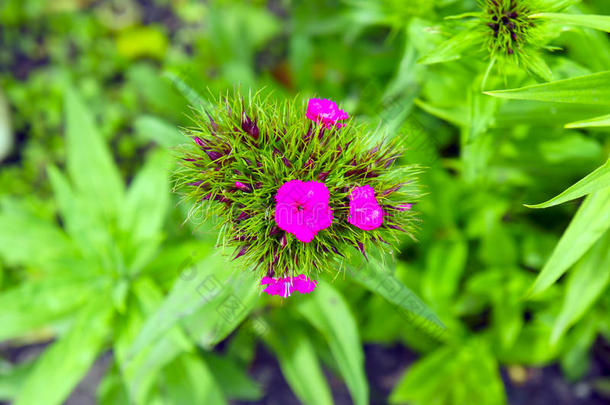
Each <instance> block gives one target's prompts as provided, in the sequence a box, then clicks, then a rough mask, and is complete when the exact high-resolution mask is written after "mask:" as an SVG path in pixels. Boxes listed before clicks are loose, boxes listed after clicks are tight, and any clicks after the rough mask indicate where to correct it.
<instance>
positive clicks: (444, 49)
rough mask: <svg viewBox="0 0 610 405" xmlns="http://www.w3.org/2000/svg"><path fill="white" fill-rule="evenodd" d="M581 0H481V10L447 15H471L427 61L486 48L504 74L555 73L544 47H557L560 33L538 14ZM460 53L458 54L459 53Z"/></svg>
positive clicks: (544, 76)
mask: <svg viewBox="0 0 610 405" xmlns="http://www.w3.org/2000/svg"><path fill="white" fill-rule="evenodd" d="M578 1H579V0H477V3H478V5H479V8H480V10H481V11H480V12H474V13H465V14H462V15H458V16H453V17H447V18H448V19H450V20H455V19H462V18H468V20H466V21H464V22H463V26H462V28H463V30H464V31H462V33H461V34H458V35H456V36H454V37H453V38H452V39H450V40H448V41H446V42H445V43H443V44H442V45H441V46H440V47H439V48H438V49H437V50H436V53H437V54H438V55H435V53H434V52H433V53H431V54H430V55H428V56H427V57H426V58H424V59H425V61H426V63H438V62H444V61H449V60H454V59H456V58H458V57H459V56H461V54H462V53H463V51H466V50H468V49H473V48H474V49H482V50H483V51H484V52H485V53H486V54H487V55H488V60H489V67H488V71H489V70H490V69H491V67H493V66H494V65H495V66H496V67H497V69H498V70H499V71H500V73H501V74H502V75H507V74H510V73H512V72H514V71H518V70H520V69H524V70H526V71H529V72H530V73H533V74H534V75H536V76H538V77H539V78H541V79H544V80H551V79H552V73H551V70H550V68H549V67H548V66H547V64H546V62H545V61H544V59H543V58H542V51H543V50H545V49H546V50H553V49H555V48H553V47H550V46H548V43H549V41H550V40H552V39H553V38H554V37H556V36H557V35H558V34H559V31H558V30H556V29H554V28H553V27H552V26H551V24H549V21H547V20H544V19H540V18H535V16H536V15H538V14H539V13H545V12H551V11H560V10H562V9H564V8H566V7H568V6H570V5H572V4H575V3H577V2H578ZM456 53H457V54H456Z"/></svg>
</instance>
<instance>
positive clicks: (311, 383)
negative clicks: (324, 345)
mask: <svg viewBox="0 0 610 405" xmlns="http://www.w3.org/2000/svg"><path fill="white" fill-rule="evenodd" d="M269 329H270V330H269V331H268V332H267V333H266V334H265V335H264V336H263V337H264V339H265V342H266V343H267V345H269V346H270V347H271V348H272V349H273V351H274V352H275V355H276V356H277V359H278V361H279V363H280V368H281V369H282V374H284V377H285V378H286V381H287V382H288V384H289V385H290V387H291V388H292V390H293V392H294V393H295V395H296V396H297V397H298V398H299V399H300V400H301V402H302V403H304V404H306V405H332V404H333V400H332V395H331V392H330V388H329V387H328V383H327V382H326V377H325V376H324V373H323V372H322V368H321V367H320V362H319V361H318V357H317V356H316V352H315V349H314V347H313V344H312V343H311V342H310V341H309V339H308V338H307V335H305V334H304V333H303V332H302V331H301V330H299V329H298V328H297V327H296V325H289V324H288V323H285V324H284V323H283V327H278V328H269Z"/></svg>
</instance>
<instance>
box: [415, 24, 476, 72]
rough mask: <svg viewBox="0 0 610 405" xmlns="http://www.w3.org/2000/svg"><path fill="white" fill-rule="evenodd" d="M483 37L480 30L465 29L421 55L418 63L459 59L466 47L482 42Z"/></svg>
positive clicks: (425, 63)
mask: <svg viewBox="0 0 610 405" xmlns="http://www.w3.org/2000/svg"><path fill="white" fill-rule="evenodd" d="M483 38H484V37H483V35H482V33H481V32H480V31H478V30H476V29H467V30H465V31H463V32H461V33H459V34H457V35H455V36H453V37H451V38H450V39H448V40H446V41H445V42H443V43H442V44H441V45H439V47H438V48H436V49H434V50H433V51H431V52H430V53H429V54H428V55H425V56H424V57H422V58H421V59H420V60H419V63H421V64H424V65H430V64H434V63H442V62H449V61H452V60H456V59H459V58H461V57H462V53H463V52H464V51H465V50H466V49H468V48H470V47H472V46H473V45H475V44H476V43H477V42H482V40H483Z"/></svg>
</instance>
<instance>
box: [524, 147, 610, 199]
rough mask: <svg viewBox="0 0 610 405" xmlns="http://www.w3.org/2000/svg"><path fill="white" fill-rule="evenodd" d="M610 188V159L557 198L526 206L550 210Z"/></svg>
mask: <svg viewBox="0 0 610 405" xmlns="http://www.w3.org/2000/svg"><path fill="white" fill-rule="evenodd" d="M608 187H610V159H609V160H608V161H607V162H606V163H605V164H604V165H603V166H600V167H598V168H597V169H595V170H594V171H593V172H592V173H590V174H588V175H587V176H586V177H585V178H583V179H582V180H580V181H579V182H578V183H576V184H574V185H573V186H571V187H569V188H568V189H567V190H565V191H564V192H563V193H561V194H559V195H558V196H557V197H554V198H551V199H550V200H548V201H546V202H543V203H541V204H535V205H526V207H528V208H548V207H552V206H554V205H559V204H562V203H564V202H566V201H570V200H574V199H576V198H580V197H582V196H585V195H588V194H591V193H595V192H596V191H599V190H602V189H604V188H608Z"/></svg>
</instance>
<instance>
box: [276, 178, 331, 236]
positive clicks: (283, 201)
mask: <svg viewBox="0 0 610 405" xmlns="http://www.w3.org/2000/svg"><path fill="white" fill-rule="evenodd" d="M275 200H276V202H277V203H276V205H275V222H276V223H277V225H278V226H279V227H280V228H281V229H283V230H285V231H286V232H289V233H291V234H293V235H294V236H295V237H296V238H297V239H298V240H300V241H301V242H305V243H309V242H311V241H312V240H313V238H314V236H315V235H316V234H317V233H318V231H321V230H322V229H326V228H328V227H329V226H330V225H331V223H332V221H333V212H332V211H331V209H330V207H329V206H328V200H329V194H328V189H327V188H326V186H325V185H324V183H319V182H317V181H307V182H303V181H301V180H290V181H288V182H286V183H284V184H282V186H281V187H280V188H279V190H278V191H277V194H276V195H275Z"/></svg>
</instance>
